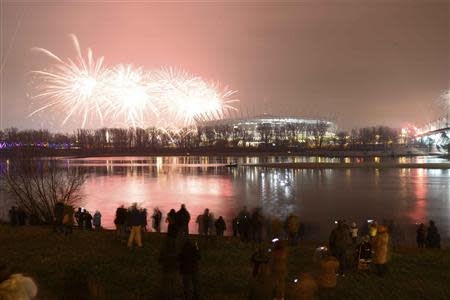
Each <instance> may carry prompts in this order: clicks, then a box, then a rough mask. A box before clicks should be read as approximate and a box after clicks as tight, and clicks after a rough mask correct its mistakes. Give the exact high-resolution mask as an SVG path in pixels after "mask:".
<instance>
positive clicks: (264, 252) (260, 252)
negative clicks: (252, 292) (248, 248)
mask: <svg viewBox="0 0 450 300" xmlns="http://www.w3.org/2000/svg"><path fill="white" fill-rule="evenodd" d="M269 260H270V256H269V251H268V249H267V248H266V247H261V246H260V247H259V248H258V249H257V250H256V251H255V252H254V253H253V254H252V258H251V261H252V263H253V277H256V275H257V274H258V273H259V269H260V267H261V266H262V265H265V266H264V267H267V264H268V263H269Z"/></svg>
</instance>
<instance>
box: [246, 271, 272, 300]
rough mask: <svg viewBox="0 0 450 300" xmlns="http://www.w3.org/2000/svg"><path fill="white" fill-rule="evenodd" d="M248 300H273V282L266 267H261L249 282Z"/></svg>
mask: <svg viewBox="0 0 450 300" xmlns="http://www.w3.org/2000/svg"><path fill="white" fill-rule="evenodd" d="M248 300H273V281H272V278H271V276H270V273H269V269H268V266H267V265H261V267H260V268H258V273H257V274H256V275H254V276H253V277H252V279H251V280H250V291H249V294H248Z"/></svg>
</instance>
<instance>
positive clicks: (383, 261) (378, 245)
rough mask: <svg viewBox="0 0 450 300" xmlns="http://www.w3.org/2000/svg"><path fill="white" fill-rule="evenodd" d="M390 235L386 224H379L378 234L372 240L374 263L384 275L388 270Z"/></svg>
mask: <svg viewBox="0 0 450 300" xmlns="http://www.w3.org/2000/svg"><path fill="white" fill-rule="evenodd" d="M389 243H390V237H389V233H388V232H387V228H386V227H385V226H378V228H377V235H376V236H375V237H374V238H373V240H372V248H373V250H374V254H373V260H372V261H373V263H374V265H375V270H376V272H377V274H378V275H380V276H383V275H384V274H386V272H387V262H388V260H389Z"/></svg>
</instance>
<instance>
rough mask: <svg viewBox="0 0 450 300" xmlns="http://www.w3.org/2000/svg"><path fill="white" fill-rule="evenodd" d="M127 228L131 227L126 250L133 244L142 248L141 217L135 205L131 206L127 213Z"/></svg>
mask: <svg viewBox="0 0 450 300" xmlns="http://www.w3.org/2000/svg"><path fill="white" fill-rule="evenodd" d="M128 226H130V227H131V230H130V235H129V237H128V244H127V245H128V248H131V247H133V243H135V244H136V245H137V246H138V247H142V238H141V230H142V217H141V213H140V211H139V210H138V208H137V204H136V203H134V204H133V206H132V207H131V208H130V210H129V212H128Z"/></svg>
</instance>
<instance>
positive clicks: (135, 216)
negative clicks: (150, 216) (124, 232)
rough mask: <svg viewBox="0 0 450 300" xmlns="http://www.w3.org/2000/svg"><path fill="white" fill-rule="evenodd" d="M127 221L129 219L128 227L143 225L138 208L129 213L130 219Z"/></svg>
mask: <svg viewBox="0 0 450 300" xmlns="http://www.w3.org/2000/svg"><path fill="white" fill-rule="evenodd" d="M127 219H128V220H127V221H128V222H127V225H128V226H141V225H142V214H141V212H140V211H139V210H137V209H136V208H132V209H131V210H130V211H129V212H128V218H127Z"/></svg>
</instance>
